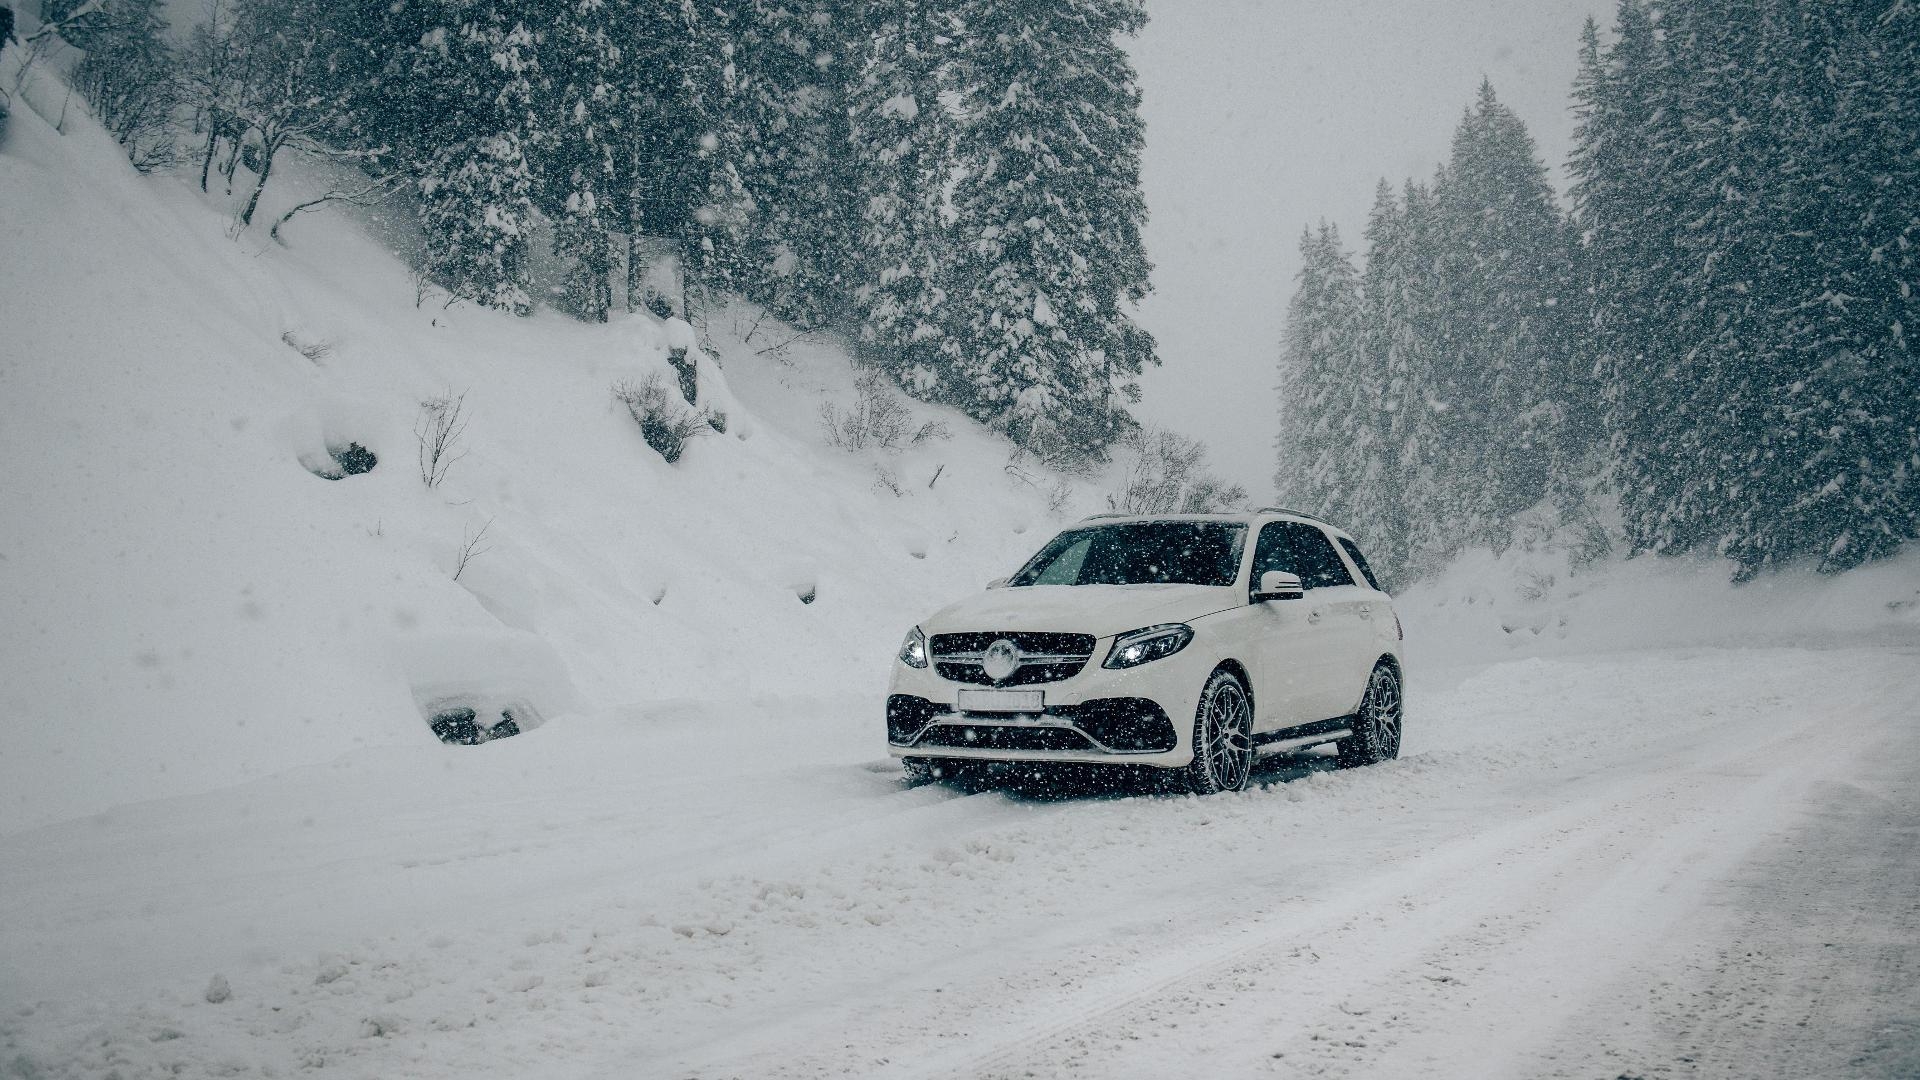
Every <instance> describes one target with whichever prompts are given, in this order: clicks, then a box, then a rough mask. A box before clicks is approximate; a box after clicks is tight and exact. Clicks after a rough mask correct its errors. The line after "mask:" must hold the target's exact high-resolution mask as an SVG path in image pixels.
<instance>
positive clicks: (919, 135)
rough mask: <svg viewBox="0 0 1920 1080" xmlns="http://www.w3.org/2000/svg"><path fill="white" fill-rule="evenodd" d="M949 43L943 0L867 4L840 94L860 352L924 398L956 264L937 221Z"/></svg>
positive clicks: (948, 156)
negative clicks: (851, 73)
mask: <svg viewBox="0 0 1920 1080" xmlns="http://www.w3.org/2000/svg"><path fill="white" fill-rule="evenodd" d="M955 36H956V35H955V31H954V27H953V25H952V16H951V14H950V12H949V11H948V10H947V5H946V3H945V2H944V0H893V2H891V3H881V4H876V5H875V6H874V8H873V9H872V13H871V19H870V23H869V27H868V30H867V34H866V38H867V47H866V53H865V55H864V56H863V57H862V59H861V64H860V74H859V78H858V79H857V80H856V82H855V83H854V85H853V86H852V88H851V89H850V90H849V91H848V94H847V109H848V116H849V120H850V130H849V138H850V140H851V148H852V153H851V155H850V160H851V172H852V174H853V177H854V182H855V185H856V192H857V194H856V210H857V211H858V213H859V227H858V233H857V238H856V249H857V251H858V253H859V259H860V262H859V271H858V282H859V284H858V285H857V287H856V288H855V290H854V293H853V297H854V302H855V314H856V315H857V317H858V319H859V337H860V344H861V351H862V353H863V355H864V356H865V357H866V359H867V360H868V362H870V363H873V364H875V365H876V366H879V367H881V368H883V369H885V370H886V371H888V372H890V373H891V374H892V375H893V377H894V378H895V379H896V380H898V381H899V382H900V383H901V385H902V386H904V387H906V389H907V390H908V391H909V392H911V393H913V394H915V395H917V396H919V397H923V398H929V399H938V398H940V397H942V396H943V395H942V393H941V389H940V387H941V381H942V376H943V367H944V361H943V360H942V355H943V353H942V349H941V342H942V341H943V339H944V338H945V335H946V329H947V328H946V325H945V313H944V308H945V304H946V297H947V289H948V288H949V286H950V284H951V282H952V275H953V266H954V262H955V260H956V257H957V256H958V254H959V253H958V252H957V251H956V250H955V245H954V242H953V238H952V236H951V235H950V232H949V229H948V227H947V223H946V222H945V221H944V220H942V216H941V202H942V200H943V198H944V196H945V192H946V186H947V180H948V177H949V176H950V174H951V172H952V168H953V160H954V149H953V137H954V123H953V117H952V116H951V115H950V113H949V110H948V107H947V104H946V100H945V97H944V95H947V94H948V92H949V90H950V89H951V88H950V87H949V85H948V82H949V79H950V76H951V65H950V64H949V63H948V62H947V60H946V53H947V52H948V50H949V48H950V46H951V45H952V43H953V41H954V39H955ZM945 396H949V397H952V396H957V395H954V394H952V393H951V392H949V393H948V394H947V395H945Z"/></svg>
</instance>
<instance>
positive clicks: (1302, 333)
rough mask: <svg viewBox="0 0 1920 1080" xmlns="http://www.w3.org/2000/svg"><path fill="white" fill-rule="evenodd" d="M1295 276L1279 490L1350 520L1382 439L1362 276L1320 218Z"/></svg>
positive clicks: (1284, 362) (1285, 356) (1285, 347)
mask: <svg viewBox="0 0 1920 1080" xmlns="http://www.w3.org/2000/svg"><path fill="white" fill-rule="evenodd" d="M1294 280H1295V281H1296V283H1297V284H1296V286H1295V288H1294V293H1293V299H1292V300H1290V301H1288V303H1287V321H1286V330H1285V337H1284V339H1283V341H1282V343H1281V349H1280V379H1279V390H1280V436H1279V469H1278V471H1277V472H1276V473H1275V474H1274V490H1275V491H1276V492H1278V493H1279V497H1280V501H1281V503H1282V504H1284V505H1287V506H1291V507H1295V508H1297V509H1303V510H1308V511H1310V512H1315V513H1319V514H1322V515H1324V516H1326V517H1328V519H1329V520H1333V521H1342V522H1345V521H1349V520H1351V518H1352V502H1353V496H1354V491H1355V487H1356V485H1357V484H1358V483H1359V482H1360V480H1361V478H1362V477H1363V476H1364V475H1365V474H1366V471H1367V465H1368V460H1367V459H1368V453H1367V451H1368V449H1369V448H1371V447H1372V446H1374V445H1376V443H1377V441H1378V440H1377V433H1376V432H1375V431H1374V430H1373V425H1374V423H1375V421H1376V419H1377V417H1376V415H1375V413H1374V411H1373V409H1372V408H1371V407H1370V401H1371V399H1372V398H1374V397H1375V396H1376V394H1377V388H1376V387H1374V386H1373V385H1372V380H1371V379H1370V378H1369V377H1368V376H1369V375H1370V374H1371V373H1370V372H1367V371H1365V370H1363V369H1364V368H1365V367H1366V366H1367V365H1366V359H1367V357H1366V353H1365V349H1364V339H1363V337H1362V334H1361V322H1360V286H1359V275H1358V274H1357V273H1356V272H1355V271H1354V268H1353V262H1352V260H1351V259H1349V258H1348V256H1347V253H1346V251H1345V250H1344V249H1343V248H1342V247H1341V244H1340V233H1339V231H1338V230H1337V229H1335V228H1334V227H1333V226H1331V225H1328V224H1327V223H1325V222H1321V224H1320V228H1319V229H1318V230H1317V231H1316V230H1311V229H1309V230H1306V231H1304V232H1302V233H1301V236H1300V272H1299V273H1298V274H1297V275H1295V278H1294Z"/></svg>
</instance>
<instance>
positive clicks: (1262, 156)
mask: <svg viewBox="0 0 1920 1080" xmlns="http://www.w3.org/2000/svg"><path fill="white" fill-rule="evenodd" d="M1147 10H1148V15H1149V22H1148V24H1147V28H1146V29H1145V30H1144V31H1143V32H1142V33H1141V34H1140V36H1139V37H1138V38H1137V39H1135V40H1134V41H1133V42H1132V43H1131V44H1130V51H1131V53H1132V55H1133V59H1134V63H1135V65H1136V66H1137V67H1138V68H1139V71H1140V81H1141V85H1142V88H1143V91H1144V94H1145V104H1144V107H1143V111H1144V112H1145V115H1146V121H1147V148H1146V161H1145V177H1144V179H1145V187H1146V195H1147V208H1148V211H1149V213H1150V214H1151V219H1150V220H1149V222H1148V224H1147V231H1146V241H1147V254H1148V256H1149V257H1150V258H1151V259H1152V260H1153V262H1154V271H1153V285H1154V294H1153V295H1152V296H1150V297H1149V298H1148V299H1147V302H1146V304H1145V305H1144V306H1143V307H1142V309H1141V312H1140V317H1141V321H1142V322H1143V323H1144V324H1145V326H1146V327H1147V329H1148V330H1151V331H1152V332H1153V334H1154V335H1155V336H1156V337H1157V338H1158V339H1159V342H1160V357H1161V361H1162V364H1161V367H1160V368H1159V369H1158V370H1155V371H1150V372H1148V373H1147V375H1146V377H1145V378H1144V379H1143V380H1142V387H1143V388H1144V389H1145V391H1146V399H1145V400H1144V401H1143V402H1142V404H1141V408H1140V409H1139V410H1138V414H1139V415H1140V416H1141V417H1143V418H1144V419H1146V420H1149V421H1155V422H1159V423H1164V424H1167V425H1169V426H1171V427H1174V428H1177V429H1179V430H1181V431H1184V432H1186V433H1188V434H1191V435H1197V436H1200V437H1201V438H1203V439H1205V440H1206V442H1207V444H1208V446H1209V447H1210V448H1211V449H1212V456H1213V463H1214V467H1215V471H1217V472H1219V473H1221V474H1222V475H1224V476H1226V477H1228V478H1230V479H1232V480H1234V481H1236V482H1238V483H1241V484H1245V485H1246V487H1247V490H1248V491H1249V492H1250V493H1251V494H1252V496H1253V498H1254V499H1255V500H1256V502H1258V501H1261V500H1265V499H1267V498H1268V497H1269V496H1270V495H1271V494H1272V491H1273V472H1274V455H1273V439H1274V435H1275V434H1276V432H1277V430H1278V425H1277V422H1276V419H1275V416H1276V410H1277V401H1278V398H1277V395H1276V392H1275V388H1274V386H1275V381H1276V378H1275V365H1276V363H1277V360H1278V356H1279V342H1280V332H1281V325H1282V322H1283V319H1284V315H1285V311H1286V304H1287V299H1288V297H1290V296H1291V295H1292V293H1293V276H1294V274H1295V272H1296V271H1297V270H1298V269H1299V238H1300V230H1301V229H1302V228H1303V227H1304V226H1306V225H1309V224H1311V223H1315V222H1318V221H1319V220H1320V219H1321V218H1323V217H1324V218H1326V219H1327V220H1329V221H1332V222H1333V223H1335V224H1337V225H1338V226H1339V227H1340V234H1341V237H1342V239H1344V240H1345V241H1346V244H1347V247H1348V249H1349V250H1351V251H1355V252H1356V253H1358V252H1359V249H1360V247H1361V241H1362V239H1363V238H1362V235H1361V233H1362V230H1363V229H1364V228H1365V226H1366V214H1367V208H1368V207H1369V206H1371V205H1372V203H1373V189H1374V184H1375V182H1376V181H1378V180H1379V179H1380V178H1381V177H1383V176H1384V177H1386V178H1387V179H1389V180H1390V181H1392V182H1393V183H1394V184H1395V185H1396V186H1398V185H1399V184H1400V183H1401V182H1402V181H1403V180H1405V179H1406V178H1407V177H1408V176H1419V177H1421V178H1423V179H1424V178H1427V177H1430V176H1431V175H1432V173H1433V169H1434V166H1436V165H1437V164H1439V163H1440V162H1441V161H1442V160H1444V159H1445V157H1446V154H1447V147H1448V144H1449V142H1450V141H1451V139H1452V137H1453V128H1454V125H1455V124H1456V123H1458V122H1459V119H1460V114H1461V111H1462V110H1463V109H1465V108H1466V106H1467V105H1468V104H1469V103H1470V102H1472V100H1473V98H1474V94H1475V91H1476V90H1477V88H1478V87H1479V84H1480V79H1481V78H1482V76H1484V77H1486V78H1489V79H1492V80H1493V86H1494V90H1495V92H1496V93H1497V94H1498V95H1499V97H1500V99H1501V100H1502V101H1504V102H1505V103H1506V104H1507V105H1508V106H1509V107H1511V108H1512V109H1513V110H1514V111H1515V112H1516V113H1518V114H1519V116H1520V118H1521V120H1522V121H1524V122H1525V123H1526V125H1527V129H1528V131H1530V132H1531V133H1532V134H1533V137H1534V141H1535V143H1536V144H1537V145H1538V148H1539V152H1540V157H1541V159H1542V160H1543V161H1545V162H1546V163H1547V165H1548V167H1549V168H1551V169H1552V170H1553V183H1554V188H1555V190H1556V191H1559V192H1561V193H1562V195H1563V197H1564V192H1565V180H1564V172H1563V169H1562V164H1563V163H1564V161H1565V159H1566V154H1567V148H1568V145H1569V143H1570V140H1571V137H1572V132H1573V118H1572V115H1571V114H1570V113H1569V112H1568V103H1569V98H1568V93H1569V91H1570V90H1571V88H1572V86H1573V76H1574V71H1575V68H1576V67H1577V60H1578V49H1579V39H1580V27H1581V24H1582V22H1584V20H1585V19H1586V17H1587V15H1588V14H1592V15H1593V16H1594V17H1595V18H1596V19H1599V20H1600V22H1601V25H1602V27H1603V28H1604V27H1606V26H1607V25H1609V24H1610V22H1611V16H1612V4H1611V3H1609V2H1605V0H1601V2H1590V0H1334V2H1328V0H1148V4H1147ZM1303 509H1311V508H1303Z"/></svg>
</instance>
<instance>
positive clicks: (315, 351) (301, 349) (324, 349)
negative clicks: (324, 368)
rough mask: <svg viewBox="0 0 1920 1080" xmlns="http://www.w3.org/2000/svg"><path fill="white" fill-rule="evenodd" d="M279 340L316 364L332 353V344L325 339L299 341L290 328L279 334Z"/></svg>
mask: <svg viewBox="0 0 1920 1080" xmlns="http://www.w3.org/2000/svg"><path fill="white" fill-rule="evenodd" d="M280 341H281V343H282V344H284V345H286V347H287V348H289V349H292V350H293V351H294V352H297V353H299V354H300V355H301V356H304V357H306V358H307V359H308V360H311V361H313V362H314V363H316V364H318V363H320V362H321V361H323V360H325V359H327V358H328V357H330V356H332V355H333V346H332V344H330V343H328V342H325V341H314V342H306V341H301V340H300V339H299V337H297V336H295V334H294V332H293V331H291V330H289V331H287V332H286V333H284V334H281V335H280Z"/></svg>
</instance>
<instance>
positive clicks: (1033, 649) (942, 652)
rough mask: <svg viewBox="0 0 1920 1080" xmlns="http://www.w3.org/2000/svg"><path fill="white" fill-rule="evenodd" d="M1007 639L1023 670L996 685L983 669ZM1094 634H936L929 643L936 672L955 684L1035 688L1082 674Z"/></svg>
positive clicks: (1020, 632)
mask: <svg viewBox="0 0 1920 1080" xmlns="http://www.w3.org/2000/svg"><path fill="white" fill-rule="evenodd" d="M1002 639H1005V640H1007V641H1011V642H1013V644H1014V645H1015V647H1017V648H1018V649H1019V650H1020V657H1021V662H1020V666H1019V667H1018V668H1016V669H1014V672H1013V674H1011V675H1009V676H1007V677H1006V679H1005V680H1003V681H1001V682H999V683H995V682H994V681H993V680H992V679H990V678H988V677H987V673H986V670H985V669H984V668H983V667H982V666H981V665H982V658H983V656H984V654H985V653H986V651H987V647H988V646H989V645H992V644H993V643H994V642H996V641H1000V640H1002ZM1093 642H1094V637H1093V635H1092V634H1063V633H1050V632H1044V631H1031V630H1028V631H1005V632H1000V633H993V632H987V633H967V634H935V635H933V637H932V639H931V640H929V641H928V642H927V651H928V652H930V653H932V654H933V666H934V671H936V672H937V673H939V675H940V677H941V678H943V679H947V680H949V681H951V682H961V683H970V684H972V685H974V686H1032V685H1035V684H1036V683H1050V682H1059V681H1060V680H1062V679H1071V678H1072V677H1074V676H1075V675H1078V674H1080V669H1081V668H1083V667H1086V666H1087V661H1088V660H1089V659H1090V658H1092V656H1093Z"/></svg>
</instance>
